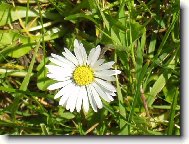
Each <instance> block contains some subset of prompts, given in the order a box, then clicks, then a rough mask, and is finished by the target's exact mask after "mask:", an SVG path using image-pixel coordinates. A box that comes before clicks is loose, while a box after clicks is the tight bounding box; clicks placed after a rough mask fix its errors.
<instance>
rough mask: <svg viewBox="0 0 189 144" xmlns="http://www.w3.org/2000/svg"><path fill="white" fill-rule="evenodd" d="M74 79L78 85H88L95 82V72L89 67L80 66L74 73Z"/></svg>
mask: <svg viewBox="0 0 189 144" xmlns="http://www.w3.org/2000/svg"><path fill="white" fill-rule="evenodd" d="M73 79H74V80H75V83H76V84H77V85H80V86H83V85H88V84H90V83H91V82H93V81H94V72H93V70H92V69H91V68H90V67H89V66H79V67H77V68H76V69H75V70H74V72H73Z"/></svg>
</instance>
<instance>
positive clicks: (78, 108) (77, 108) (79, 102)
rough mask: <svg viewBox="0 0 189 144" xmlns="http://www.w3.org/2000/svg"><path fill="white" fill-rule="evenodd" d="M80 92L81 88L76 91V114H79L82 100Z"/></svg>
mask: <svg viewBox="0 0 189 144" xmlns="http://www.w3.org/2000/svg"><path fill="white" fill-rule="evenodd" d="M80 91H81V88H80V89H79V91H78V98H77V103H76V110H77V112H80V110H81V105H82V99H83V97H82V95H81V93H80Z"/></svg>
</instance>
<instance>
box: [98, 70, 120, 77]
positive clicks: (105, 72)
mask: <svg viewBox="0 0 189 144" xmlns="http://www.w3.org/2000/svg"><path fill="white" fill-rule="evenodd" d="M98 73H101V74H103V75H107V76H112V75H117V74H120V73H121V71H119V70H102V71H98Z"/></svg>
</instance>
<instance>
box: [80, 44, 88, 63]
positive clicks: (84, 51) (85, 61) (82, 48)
mask: <svg viewBox="0 0 189 144" xmlns="http://www.w3.org/2000/svg"><path fill="white" fill-rule="evenodd" d="M79 50H80V53H81V55H82V58H83V64H84V65H85V64H86V63H87V53H86V50H85V48H84V47H83V44H82V43H81V44H80V47H79Z"/></svg>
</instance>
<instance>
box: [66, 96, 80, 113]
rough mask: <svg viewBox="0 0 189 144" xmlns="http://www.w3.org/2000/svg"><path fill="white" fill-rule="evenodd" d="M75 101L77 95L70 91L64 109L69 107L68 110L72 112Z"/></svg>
mask: <svg viewBox="0 0 189 144" xmlns="http://www.w3.org/2000/svg"><path fill="white" fill-rule="evenodd" d="M76 101H77V95H75V94H72V93H70V96H69V98H68V101H67V104H66V109H67V110H69V109H70V112H73V111H74V109H75V105H76Z"/></svg>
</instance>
